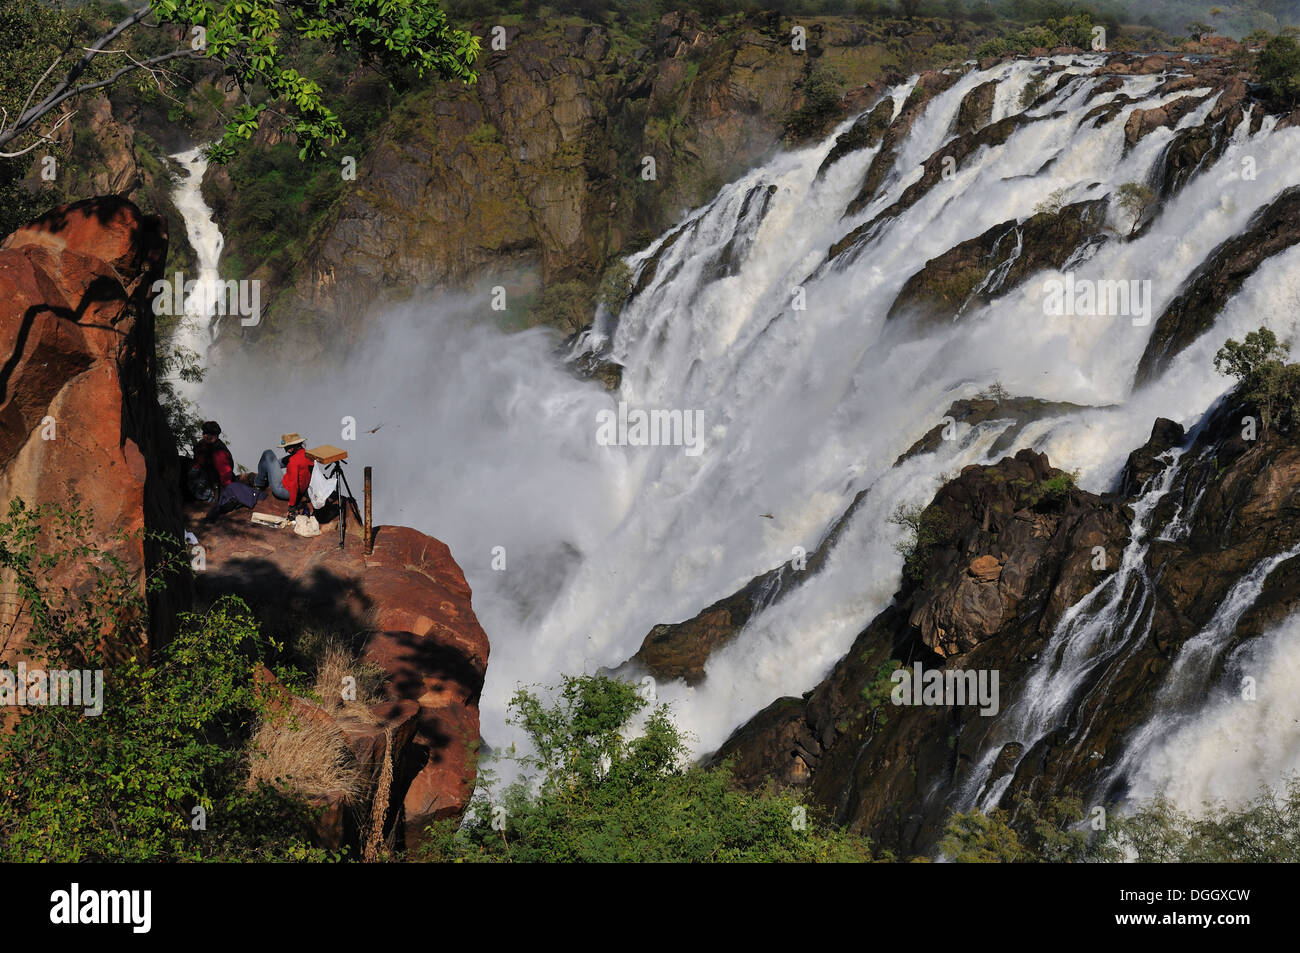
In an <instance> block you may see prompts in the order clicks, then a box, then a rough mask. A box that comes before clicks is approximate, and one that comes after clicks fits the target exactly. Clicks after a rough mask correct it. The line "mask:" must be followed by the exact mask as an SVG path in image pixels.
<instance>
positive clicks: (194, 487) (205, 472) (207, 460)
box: [189, 420, 235, 503]
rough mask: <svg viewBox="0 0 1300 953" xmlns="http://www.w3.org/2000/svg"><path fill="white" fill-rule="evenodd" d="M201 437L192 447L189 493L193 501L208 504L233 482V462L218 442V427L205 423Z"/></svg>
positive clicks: (219, 436)
mask: <svg viewBox="0 0 1300 953" xmlns="http://www.w3.org/2000/svg"><path fill="white" fill-rule="evenodd" d="M201 429H202V432H203V436H201V437H200V438H199V442H198V443H196V444H195V445H194V465H193V466H192V467H191V468H190V475H189V482H190V492H191V493H193V494H194V498H195V499H197V500H200V501H201V502H204V503H209V502H211V501H212V500H215V499H216V498H217V497H218V496H220V495H221V491H222V490H223V489H225V488H226V487H227V486H229V485H230V482H231V481H232V480H234V478H235V460H234V457H232V456H231V455H230V449H229V448H228V447H227V446H226V445H225V444H224V443H222V441H221V425H220V424H218V423H217V422H216V421H215V420H205V421H204V422H203V427H202V428H201Z"/></svg>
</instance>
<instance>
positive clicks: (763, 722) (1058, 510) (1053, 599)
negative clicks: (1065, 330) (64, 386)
mask: <svg viewBox="0 0 1300 953" xmlns="http://www.w3.org/2000/svg"><path fill="white" fill-rule="evenodd" d="M1253 413H1254V410H1253V409H1252V408H1251V407H1249V406H1247V405H1244V404H1243V403H1242V401H1241V399H1240V398H1239V397H1237V396H1236V395H1230V396H1229V397H1228V398H1226V399H1225V400H1224V401H1222V402H1221V403H1220V405H1218V406H1217V407H1216V408H1215V409H1214V410H1213V411H1212V412H1211V413H1210V414H1209V415H1208V417H1207V420H1206V422H1205V423H1204V424H1203V425H1202V426H1201V427H1200V428H1199V429H1198V431H1197V437H1196V440H1195V441H1194V442H1193V443H1192V445H1191V446H1190V447H1188V448H1187V449H1186V450H1185V451H1184V452H1183V453H1182V456H1181V457H1180V458H1178V460H1177V462H1176V463H1172V464H1171V463H1170V460H1171V459H1172V458H1173V455H1172V454H1170V453H1169V451H1170V450H1172V449H1175V448H1180V447H1182V446H1183V444H1184V441H1185V439H1186V438H1185V437H1184V434H1183V431H1182V428H1181V427H1179V426H1178V425H1177V424H1175V423H1173V422H1171V421H1167V420H1160V421H1157V422H1156V425H1155V427H1154V428H1153V432H1152V438H1151V440H1150V441H1149V442H1148V443H1147V444H1146V445H1145V446H1143V447H1142V448H1139V449H1138V450H1135V451H1134V453H1133V454H1132V455H1131V456H1130V458H1129V463H1128V465H1127V467H1126V468H1125V473H1124V477H1123V488H1122V493H1121V495H1117V496H1114V497H1097V496H1095V495H1093V494H1089V493H1083V492H1080V491H1077V490H1072V489H1068V488H1067V489H1064V490H1062V489H1061V488H1060V486H1059V484H1054V483H1053V481H1054V479H1055V477H1056V476H1058V475H1059V471H1055V470H1053V469H1051V468H1050V466H1049V465H1048V464H1047V461H1046V460H1045V459H1044V458H1043V457H1041V456H1040V455H1037V454H1034V453H1032V452H1029V451H1021V452H1020V453H1018V454H1017V455H1016V457H1015V458H1014V459H1005V460H1003V461H1002V462H1001V463H999V464H998V465H997V466H994V467H968V468H966V470H965V471H963V472H962V474H961V475H960V476H959V477H958V478H957V479H956V480H954V481H952V482H951V483H949V484H947V485H946V486H944V487H943V488H942V489H941V490H940V491H939V493H938V494H937V495H936V497H935V499H934V502H933V503H931V505H930V508H929V511H928V512H931V513H932V514H935V515H934V518H933V519H932V520H931V521H930V522H929V525H930V527H931V533H930V535H929V538H928V545H927V549H926V551H925V553H924V554H923V555H922V557H920V558H919V559H918V566H919V571H918V572H917V573H916V575H915V578H905V581H904V584H903V586H902V588H901V589H900V591H899V592H898V594H897V595H896V596H895V599H894V602H893V604H891V605H890V606H889V607H887V608H886V609H885V610H884V611H883V612H882V613H881V614H880V615H879V616H878V617H877V618H876V619H875V620H874V621H873V622H872V623H871V625H870V626H868V628H867V629H866V630H864V631H863V632H862V633H861V634H860V635H859V637H858V639H857V640H856V642H855V643H854V646H853V648H852V650H851V651H850V652H849V653H848V654H847V655H846V656H845V657H844V658H843V659H842V660H841V661H840V662H839V663H838V664H837V665H836V666H835V668H834V669H833V670H832V672H831V674H830V675H829V676H828V677H827V678H826V679H825V680H824V681H823V682H822V683H821V684H820V685H818V686H817V687H816V688H815V689H814V690H813V691H812V692H810V693H809V694H808V695H807V696H805V697H804V698H803V699H781V700H779V701H778V702H777V703H774V704H773V705H772V706H769V708H768V709H766V710H764V711H763V712H762V713H760V714H759V715H757V716H755V718H753V719H751V720H750V722H748V723H747V724H746V725H744V726H742V727H741V728H740V729H738V730H737V731H736V732H735V734H734V735H733V736H732V737H731V738H730V739H729V740H728V741H727V742H726V744H725V745H724V746H723V747H722V748H721V749H720V750H719V751H718V752H717V753H716V754H715V755H714V759H715V760H730V761H731V763H732V764H733V766H734V767H735V768H736V770H737V775H738V778H739V780H740V781H741V782H742V783H744V784H747V785H753V786H761V785H763V784H766V783H769V782H775V783H777V784H780V785H786V786H794V787H799V788H804V789H806V790H807V791H808V792H809V794H810V795H811V796H812V798H813V799H814V800H816V801H818V802H820V803H821V804H823V805H825V806H826V807H827V809H829V810H830V811H832V812H833V813H834V815H835V817H836V818H837V819H838V820H839V821H841V822H843V823H846V824H848V825H850V827H852V828H853V829H855V830H858V831H862V832H864V833H867V834H869V835H870V836H872V837H873V838H875V839H876V840H877V842H878V843H880V844H881V845H882V846H886V847H890V848H893V849H895V850H900V851H902V852H904V853H911V852H917V851H919V852H926V851H929V850H931V849H932V848H933V846H934V844H935V842H936V840H937V838H938V836H939V834H940V833H941V831H942V828H943V826H944V824H945V823H946V818H947V815H948V813H949V811H950V810H951V809H952V808H951V801H950V798H951V797H952V795H953V793H954V792H955V790H956V787H955V786H956V785H957V784H959V783H960V782H961V781H962V780H963V779H965V778H967V777H969V772H970V771H971V769H972V767H973V765H975V764H976V763H977V762H979V761H981V760H982V759H983V758H985V757H986V752H989V751H993V752H995V753H996V757H995V758H994V759H993V761H992V764H993V772H992V775H991V776H990V777H989V781H990V782H992V781H994V780H998V779H1003V780H1005V781H1007V787H1006V790H1005V792H1004V794H1003V795H1002V799H1001V804H1002V805H1003V806H1006V807H1009V806H1011V805H1012V804H1013V803H1014V799H1015V797H1016V796H1017V795H1018V794H1019V793H1020V792H1032V794H1033V795H1034V796H1036V797H1045V796H1051V795H1053V794H1061V793H1075V794H1079V795H1081V796H1084V797H1086V798H1088V799H1089V800H1088V801H1087V802H1086V803H1106V801H1107V799H1109V798H1112V797H1114V796H1116V795H1117V794H1118V793H1120V792H1119V791H1118V790H1110V789H1109V788H1107V787H1106V779H1107V778H1109V777H1110V774H1111V772H1112V771H1113V770H1114V768H1115V767H1116V766H1117V765H1118V764H1119V759H1120V757H1121V755H1122V753H1123V751H1124V746H1125V742H1126V741H1127V739H1129V738H1130V737H1131V736H1132V733H1133V732H1134V730H1135V729H1136V728H1137V727H1138V726H1140V725H1141V724H1142V723H1144V722H1145V720H1146V719H1147V718H1148V717H1149V716H1150V715H1151V713H1152V706H1153V701H1154V700H1155V699H1156V697H1157V695H1158V693H1159V691H1160V690H1161V688H1162V685H1163V680H1164V676H1165V673H1166V672H1168V670H1169V666H1170V661H1171V660H1172V659H1173V658H1174V657H1175V656H1176V654H1177V651H1178V648H1179V647H1180V646H1181V644H1182V643H1183V642H1185V641H1186V640H1187V639H1189V638H1190V637H1192V636H1193V635H1195V634H1197V633H1198V632H1200V631H1202V629H1203V628H1204V627H1205V625H1206V624H1207V623H1208V622H1209V620H1210V619H1211V617H1213V615H1214V613H1215V612H1216V610H1217V609H1218V608H1219V607H1220V606H1221V605H1222V603H1223V601H1224V597H1225V595H1226V594H1227V592H1228V590H1229V589H1231V588H1232V586H1234V585H1235V584H1236V583H1237V582H1238V581H1239V580H1240V579H1241V578H1242V576H1243V575H1244V574H1246V573H1248V572H1249V571H1250V570H1251V569H1252V568H1254V567H1255V566H1257V565H1259V564H1260V563H1261V561H1262V560H1265V559H1267V558H1269V557H1271V556H1274V555H1275V554H1279V553H1285V552H1287V551H1289V550H1290V549H1291V548H1292V547H1294V546H1296V545H1297V543H1298V542H1300V441H1298V439H1297V435H1295V434H1287V433H1281V432H1275V431H1274V432H1268V433H1265V434H1263V435H1262V436H1260V437H1259V438H1258V439H1255V440H1250V439H1246V436H1247V434H1244V433H1243V428H1242V424H1241V419H1242V418H1243V416H1247V415H1251V414H1253ZM1168 466H1174V467H1175V469H1174V470H1173V471H1172V473H1166V474H1165V480H1166V481H1167V484H1166V483H1162V484H1160V485H1167V486H1168V490H1167V491H1166V492H1165V494H1164V496H1162V497H1160V498H1159V499H1158V502H1157V503H1156V505H1155V507H1154V509H1153V510H1152V511H1151V514H1150V518H1149V522H1147V523H1146V524H1144V525H1145V526H1146V527H1147V529H1146V539H1147V540H1148V542H1149V545H1148V547H1147V549H1146V555H1145V563H1146V565H1145V572H1144V573H1143V574H1142V575H1141V577H1137V576H1134V577H1130V580H1131V581H1130V583H1129V585H1130V586H1131V587H1134V588H1131V589H1130V590H1128V591H1127V592H1126V593H1125V594H1123V595H1124V598H1122V599H1121V600H1120V601H1119V602H1118V603H1117V605H1118V606H1119V608H1118V612H1119V615H1118V616H1117V617H1116V619H1115V620H1114V623H1113V626H1111V628H1112V630H1113V631H1112V633H1111V636H1112V637H1114V638H1117V639H1121V640H1122V641H1120V642H1119V643H1117V644H1118V645H1119V646H1120V647H1122V649H1123V650H1122V651H1113V652H1109V654H1106V655H1105V656H1104V657H1103V658H1102V660H1101V662H1100V664H1098V665H1097V666H1096V667H1095V668H1094V669H1090V670H1089V672H1088V674H1087V676H1086V677H1085V678H1084V681H1083V683H1081V684H1080V685H1079V686H1078V687H1077V688H1076V689H1075V690H1074V691H1073V693H1072V694H1071V696H1070V699H1069V701H1068V705H1067V710H1066V711H1065V713H1064V714H1063V715H1062V719H1063V720H1062V721H1061V723H1060V725H1059V726H1058V727H1057V728H1056V729H1055V730H1050V731H1048V732H1047V733H1046V734H1045V735H1043V736H1042V737H1041V738H1039V739H1038V740H1035V739H1034V738H1032V737H1029V738H1019V739H1012V740H1007V739H1006V738H1005V736H1004V735H1001V736H1000V735H998V734H996V733H995V732H996V726H997V725H998V723H999V719H998V718H997V717H996V716H993V717H982V716H980V715H979V714H978V713H977V710H976V709H975V708H974V707H972V706H969V705H968V706H961V705H945V704H940V705H926V706H920V707H906V706H904V707H895V706H894V705H891V704H889V703H888V702H885V703H883V704H881V703H879V701H878V698H879V683H880V677H881V671H882V668H884V669H890V668H892V667H893V666H892V665H886V664H885V663H886V662H887V660H890V659H893V660H896V661H897V662H900V663H902V664H903V665H904V666H911V665H913V663H918V662H919V663H921V664H922V666H923V667H924V668H925V669H927V670H928V669H934V668H939V669H942V670H943V671H944V672H953V671H967V672H969V671H971V670H989V671H997V672H998V673H999V675H1000V694H1001V708H1002V710H1003V711H1005V710H1006V709H1007V708H1008V707H1009V706H1010V705H1012V704H1014V703H1015V701H1016V698H1017V697H1018V693H1019V692H1020V691H1022V688H1023V685H1024V682H1025V679H1026V676H1027V674H1028V673H1029V671H1030V670H1031V669H1032V668H1034V666H1035V665H1036V664H1037V663H1038V660H1039V658H1040V656H1042V655H1043V654H1044V647H1045V646H1046V645H1047V644H1048V643H1049V641H1050V640H1051V639H1052V638H1053V637H1054V634H1055V633H1056V632H1057V631H1058V629H1057V626H1058V624H1059V623H1060V621H1061V619H1062V617H1063V616H1064V613H1065V612H1066V610H1067V609H1068V608H1070V607H1071V606H1074V605H1076V604H1077V603H1078V602H1079V601H1080V600H1081V599H1082V598H1083V597H1084V596H1085V595H1086V594H1088V593H1089V592H1091V591H1092V590H1093V589H1094V588H1096V587H1097V586H1098V585H1099V584H1100V583H1102V582H1103V581H1105V580H1107V579H1108V578H1110V576H1111V574H1112V573H1114V572H1115V570H1116V567H1117V565H1118V562H1119V558H1120V553H1121V551H1122V550H1123V549H1124V547H1125V546H1126V545H1128V542H1129V534H1130V525H1129V521H1130V520H1131V519H1132V514H1133V511H1132V508H1131V507H1130V506H1129V505H1128V504H1129V503H1130V502H1131V501H1133V499H1134V494H1136V493H1138V492H1142V491H1145V492H1150V491H1151V488H1152V486H1154V485H1155V484H1154V483H1153V482H1152V477H1153V476H1155V475H1156V474H1157V473H1160V472H1161V471H1162V470H1165V468H1166V467H1168ZM1053 486H1055V487H1056V489H1053ZM1099 553H1100V554H1102V556H1103V558H1102V559H1101V560H1099V559H1098V554H1099ZM1297 607H1300V558H1293V559H1290V560H1288V561H1283V562H1281V563H1280V564H1279V565H1278V566H1277V568H1276V569H1275V570H1274V572H1273V573H1272V574H1271V575H1270V576H1269V577H1268V579H1267V582H1266V584H1265V586H1264V588H1263V591H1262V593H1261V595H1260V597H1259V598H1258V599H1257V600H1256V601H1255V603H1254V604H1253V606H1252V607H1251V608H1250V609H1249V610H1248V611H1247V612H1246V613H1245V614H1244V615H1243V616H1242V617H1241V620H1240V622H1239V623H1238V624H1237V626H1236V628H1235V631H1234V632H1233V633H1232V635H1231V637H1230V639H1229V640H1228V642H1227V644H1226V645H1224V646H1223V647H1222V648H1221V650H1220V652H1219V654H1218V656H1217V657H1216V659H1215V660H1214V662H1213V665H1211V666H1210V667H1209V672H1208V674H1207V675H1206V678H1214V677H1216V676H1217V673H1218V672H1219V671H1221V666H1222V664H1223V659H1224V658H1225V657H1226V656H1227V654H1228V653H1229V652H1230V651H1231V650H1232V649H1233V648H1234V647H1235V646H1237V645H1240V644H1241V643H1242V641H1244V640H1246V639H1249V638H1252V637H1254V636H1256V635H1258V634H1259V633H1260V632H1262V631H1264V630H1265V629H1266V628H1267V627H1268V626H1269V625H1271V624H1274V623H1276V622H1277V621H1279V620H1280V619H1282V618H1283V617H1285V616H1286V615H1288V614H1289V613H1291V612H1293V611H1295V610H1296V609H1297ZM1108 625H1109V623H1108ZM886 688H888V684H887V685H886ZM868 689H872V691H870V692H868V691H867V690H868ZM864 692H866V697H871V698H875V699H877V701H876V703H874V704H873V703H871V702H869V701H867V700H865V697H864ZM990 746H992V747H990ZM985 763H988V762H985ZM1118 783H1120V784H1121V786H1122V783H1123V779H1122V778H1119V779H1118Z"/></svg>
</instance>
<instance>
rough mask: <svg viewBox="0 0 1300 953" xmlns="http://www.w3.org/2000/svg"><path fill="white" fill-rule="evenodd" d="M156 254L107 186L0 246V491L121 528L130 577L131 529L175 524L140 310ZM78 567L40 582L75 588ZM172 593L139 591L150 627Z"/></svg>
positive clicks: (174, 499) (148, 334)
mask: <svg viewBox="0 0 1300 953" xmlns="http://www.w3.org/2000/svg"><path fill="white" fill-rule="evenodd" d="M166 253H167V226H166V223H165V222H164V221H163V220H162V219H161V218H157V217H152V216H145V215H143V214H142V213H141V212H140V210H139V209H138V208H136V206H135V205H133V204H131V203H130V202H128V201H127V200H125V199H122V198H118V197H107V198H98V199H89V200H87V201H84V202H77V203H75V204H72V205H67V206H63V207H60V208H56V209H54V210H52V211H50V212H48V213H46V214H45V215H43V216H41V218H39V219H37V220H36V221H35V222H33V223H32V224H31V225H28V226H26V227H25V228H21V229H19V230H18V231H16V232H14V233H13V234H12V235H10V236H9V237H8V238H7V239H5V240H4V242H3V243H2V244H0V354H2V355H3V357H2V358H0V360H2V361H3V363H2V364H0V499H3V500H5V501H6V504H7V503H8V501H11V500H14V499H21V500H23V501H24V502H25V503H26V504H27V505H28V506H29V507H35V506H39V505H41V504H45V503H57V504H60V505H63V506H72V505H76V506H78V507H79V508H80V509H81V510H82V511H83V512H85V513H86V514H87V515H88V516H89V517H90V518H91V519H92V520H93V525H94V528H95V530H96V532H98V533H102V534H103V536H104V537H105V538H106V539H107V538H108V537H109V536H111V535H113V534H115V533H124V534H127V535H128V537H129V538H128V539H127V540H126V541H124V542H122V543H121V544H120V545H117V546H115V550H116V552H117V554H118V555H119V556H121V557H122V558H123V559H125V560H126V562H127V565H128V566H130V567H132V569H134V570H139V571H140V572H141V577H140V578H141V580H142V583H141V584H142V585H143V578H144V577H143V570H144V569H145V568H146V567H147V566H150V565H152V563H153V561H154V560H155V559H156V558H157V556H158V553H157V552H156V551H155V549H154V547H153V546H152V545H150V544H149V543H147V542H146V541H145V540H144V539H143V537H142V533H141V531H143V530H150V531H159V532H169V533H173V534H176V535H179V529H180V500H179V496H178V495H177V494H176V493H175V492H174V490H173V489H172V488H174V487H175V486H176V485H177V479H176V476H177V474H176V470H175V467H176V463H175V450H174V448H173V445H172V439H171V436H170V434H169V432H168V430H167V426H166V422H165V418H164V415H163V412H162V409H161V408H160V407H159V405H158V401H157V398H156V396H155V390H154V378H153V365H154V356H153V355H154V341H153V322H152V320H149V319H147V318H146V319H145V320H140V317H141V315H146V316H148V315H149V311H148V304H147V302H148V296H149V287H150V285H151V284H152V282H153V281H154V280H155V279H156V278H157V276H158V272H160V271H161V268H162V264H163V260H164V258H165V257H166ZM131 534H135V535H134V536H132V535H131ZM80 572H81V571H80V570H79V569H78V567H76V566H75V565H69V566H65V567H62V569H61V572H60V573H59V574H56V578H53V579H52V580H51V581H52V582H54V583H56V584H61V585H68V586H70V587H73V588H74V589H75V587H76V586H77V585H78V584H79V583H80V582H81V580H80V579H79V578H78V576H79V574H80ZM185 590H186V584H185V583H184V581H182V580H179V579H175V580H173V581H172V583H171V585H170V586H169V588H168V589H167V590H166V591H165V592H161V593H155V594H154V595H152V596H151V597H150V610H151V611H150V618H151V620H153V622H154V637H155V638H161V637H164V636H165V631H166V629H167V627H168V625H169V622H170V620H171V619H172V618H174V615H175V608H176V607H178V606H180V605H183V604H184V602H185V599H186V591H185ZM5 611H9V608H8V607H6V609H5ZM6 621H7V620H6ZM21 641H22V636H21V633H18V632H16V633H15V636H14V639H13V641H12V643H10V644H9V645H7V646H5V647H6V648H8V649H9V650H13V649H16V648H17V647H18V645H19V644H21Z"/></svg>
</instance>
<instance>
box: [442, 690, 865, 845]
mask: <svg viewBox="0 0 1300 953" xmlns="http://www.w3.org/2000/svg"><path fill="white" fill-rule="evenodd" d="M647 705H648V702H646V701H645V700H644V699H643V698H641V697H640V695H638V694H637V692H636V690H635V688H634V687H633V686H632V685H630V684H628V683H626V682H622V681H619V680H617V679H613V678H609V677H606V676H579V677H574V676H570V677H566V678H565V679H564V681H563V684H562V685H561V686H560V687H559V688H558V690H557V695H556V697H555V700H554V701H552V702H546V701H543V700H542V699H541V698H540V697H539V696H538V695H536V694H534V693H533V692H531V691H528V690H525V689H520V690H519V691H518V692H517V693H516V694H515V697H514V699H513V700H512V702H511V706H510V708H511V721H512V723H513V724H516V725H519V726H520V727H522V728H523V729H524V731H525V732H526V733H527V735H528V738H529V740H530V742H531V744H532V747H533V751H534V753H533V754H530V755H527V756H518V755H513V753H512V755H511V757H512V759H513V760H515V761H516V762H518V763H519V764H520V765H521V766H522V767H524V768H525V769H526V770H528V771H530V772H535V773H534V774H532V775H531V776H530V777H525V778H522V779H521V780H520V781H518V782H516V783H515V784H514V785H512V786H511V787H510V788H509V789H508V790H507V791H505V792H504V793H503V795H502V796H501V797H499V798H495V799H494V798H492V797H491V795H490V792H483V793H482V794H481V795H480V797H479V798H478V799H477V800H476V802H475V805H474V808H473V814H472V816H471V817H470V818H468V819H467V820H466V822H465V823H464V825H462V827H461V829H460V830H459V831H456V830H454V829H453V826H452V825H451V824H444V825H442V827H441V828H437V829H435V830H434V832H433V835H432V837H431V838H430V839H429V840H428V841H427V843H426V845H425V846H424V847H423V848H422V849H421V852H420V853H421V856H422V857H424V858H425V859H433V860H460V861H486V862H509V861H515V862H521V863H530V862H547V861H582V862H629V861H639V862H665V861H690V862H737V861H765V862H771V861H802V862H807V861H864V860H870V859H871V852H870V845H869V843H868V842H867V841H866V840H865V839H863V838H860V837H857V836H854V835H851V834H848V833H846V832H844V831H840V830H838V829H835V828H833V827H830V826H828V825H825V824H824V823H822V822H821V821H820V820H819V819H818V818H817V817H816V816H815V814H814V812H812V811H811V810H810V809H808V808H807V807H806V806H805V805H803V804H802V803H800V801H799V800H798V799H797V798H796V797H794V796H793V795H791V794H777V793H770V792H746V791H742V790H739V789H737V788H736V787H735V785H734V783H733V781H732V779H731V774H730V772H729V771H728V770H727V769H726V768H725V767H724V768H716V769H704V768H699V767H688V766H686V765H685V764H684V759H685V755H686V746H685V744H684V741H683V738H682V735H681V733H680V732H679V731H678V729H677V727H676V725H675V724H674V723H673V721H672V718H671V717H670V713H669V710H668V707H667V706H666V705H659V706H657V707H655V708H654V709H653V710H651V711H650V712H649V713H648V714H647V715H645V721H644V727H643V730H642V733H641V734H640V735H639V736H636V737H632V734H633V732H632V728H631V723H632V720H633V718H634V717H636V716H637V715H638V714H640V713H642V712H643V710H644V709H645V708H646V707H647ZM805 816H806V818H807V823H806V826H805V825H803V824H801V823H800V820H801V819H802V818H803V817H805ZM503 821H504V823H503Z"/></svg>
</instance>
